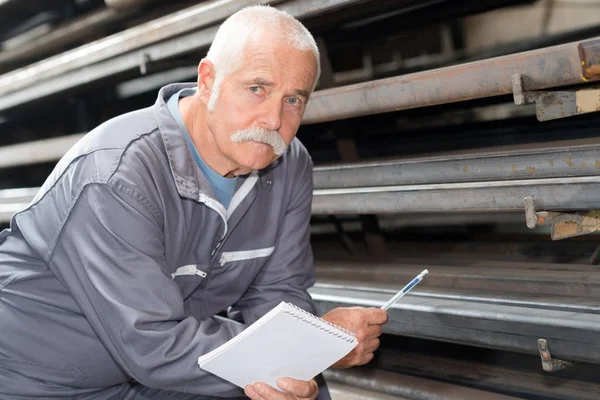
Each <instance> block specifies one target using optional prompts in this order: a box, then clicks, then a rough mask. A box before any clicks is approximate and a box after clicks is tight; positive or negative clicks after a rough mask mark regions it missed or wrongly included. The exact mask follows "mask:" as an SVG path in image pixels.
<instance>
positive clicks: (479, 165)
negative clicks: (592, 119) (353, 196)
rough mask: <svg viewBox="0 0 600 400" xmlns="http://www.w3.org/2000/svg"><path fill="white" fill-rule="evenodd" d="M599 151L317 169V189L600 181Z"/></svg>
mask: <svg viewBox="0 0 600 400" xmlns="http://www.w3.org/2000/svg"><path fill="white" fill-rule="evenodd" d="M599 173H600V146H598V145H588V146H573V147H567V148H565V147H562V148H541V149H536V150H533V151H532V150H522V151H511V152H495V153H485V154H473V155H454V156H451V157H435V158H433V157H432V158H416V159H408V160H400V161H388V162H371V163H356V164H343V165H332V166H322V167H316V168H314V187H315V189H329V188H350V187H368V186H389V185H416V184H432V183H452V182H474V181H491V180H505V179H527V178H538V179H539V178H559V177H574V176H596V175H598V174H599Z"/></svg>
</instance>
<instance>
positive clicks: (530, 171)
mask: <svg viewBox="0 0 600 400" xmlns="http://www.w3.org/2000/svg"><path fill="white" fill-rule="evenodd" d="M527 172H528V173H529V175H531V176H535V167H527Z"/></svg>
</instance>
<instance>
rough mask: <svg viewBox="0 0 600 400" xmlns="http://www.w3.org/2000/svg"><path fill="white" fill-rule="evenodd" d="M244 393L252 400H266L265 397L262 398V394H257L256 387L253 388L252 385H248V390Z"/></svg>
mask: <svg viewBox="0 0 600 400" xmlns="http://www.w3.org/2000/svg"><path fill="white" fill-rule="evenodd" d="M244 393H246V396H248V397H249V398H250V399H252V400H265V398H264V397H262V396H261V395H260V394H258V393H257V392H256V390H254V386H252V385H246V388H245V389H244Z"/></svg>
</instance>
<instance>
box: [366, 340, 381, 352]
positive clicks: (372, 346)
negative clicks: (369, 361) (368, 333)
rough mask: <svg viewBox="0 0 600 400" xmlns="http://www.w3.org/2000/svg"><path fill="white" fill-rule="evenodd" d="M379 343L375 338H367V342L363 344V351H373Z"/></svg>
mask: <svg viewBox="0 0 600 400" xmlns="http://www.w3.org/2000/svg"><path fill="white" fill-rule="evenodd" d="M379 344H380V342H379V339H377V338H375V339H371V340H369V342H368V343H367V344H366V345H365V353H372V352H374V351H375V350H377V349H378V348H379Z"/></svg>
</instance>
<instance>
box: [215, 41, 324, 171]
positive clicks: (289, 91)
mask: <svg viewBox="0 0 600 400" xmlns="http://www.w3.org/2000/svg"><path fill="white" fill-rule="evenodd" d="M315 74H316V61H315V57H314V55H313V53H312V52H310V51H298V50H295V49H292V48H290V47H289V46H285V45H282V44H281V43H278V42H274V43H270V44H269V43H265V42H263V43H262V44H261V45H250V46H248V47H247V48H246V50H245V52H244V55H243V57H242V63H241V65H240V66H239V68H238V69H237V71H236V72H234V73H232V74H229V75H227V76H225V77H224V79H223V81H222V82H221V84H220V88H217V90H219V93H214V92H213V94H212V96H214V95H215V94H217V95H218V99H217V100H216V103H214V108H212V110H209V112H208V113H207V124H208V128H209V129H210V131H211V133H212V134H213V135H214V138H215V142H216V143H217V146H218V148H219V150H220V152H221V153H222V155H223V156H225V157H226V158H228V159H229V160H230V161H232V162H233V163H234V164H235V165H236V166H237V167H238V168H239V170H240V172H241V173H244V174H245V173H249V172H251V171H252V170H258V169H262V168H265V167H266V166H268V165H269V164H270V163H272V162H273V161H274V160H275V159H277V158H278V157H279V155H280V154H276V150H278V151H279V152H281V151H282V150H285V147H286V146H287V145H289V144H290V143H291V141H292V140H293V139H294V137H295V135H296V132H297V130H298V127H299V126H300V122H301V120H302V115H303V114H304V110H305V107H306V102H307V101H308V96H309V95H310V91H311V89H312V87H313V84H314V80H315ZM213 88H214V85H213ZM269 136H270V137H269ZM232 137H233V140H232ZM263 140H266V141H270V142H271V144H265V143H264V142H263ZM277 142H279V143H277ZM273 145H275V148H274V147H273ZM278 145H279V146H278Z"/></svg>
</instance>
